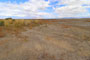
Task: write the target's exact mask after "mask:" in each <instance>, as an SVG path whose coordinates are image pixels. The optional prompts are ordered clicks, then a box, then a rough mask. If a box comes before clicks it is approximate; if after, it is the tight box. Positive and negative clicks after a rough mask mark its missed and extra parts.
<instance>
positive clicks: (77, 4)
mask: <svg viewBox="0 0 90 60" xmlns="http://www.w3.org/2000/svg"><path fill="white" fill-rule="evenodd" d="M89 4H90V1H88V0H60V2H59V5H66V6H63V7H56V8H54V10H55V12H56V13H57V14H59V16H58V17H61V18H64V17H89V16H90V14H89V12H88V10H87V8H90V5H89ZM83 5H86V6H83ZM87 5H88V6H87Z"/></svg>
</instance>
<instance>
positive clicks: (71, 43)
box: [0, 20, 90, 60]
mask: <svg viewBox="0 0 90 60" xmlns="http://www.w3.org/2000/svg"><path fill="white" fill-rule="evenodd" d="M0 60H90V22H89V21H83V20H79V21H78V20H76V21H65V22H64V21H62V22H60V21H58V22H52V23H51V24H43V25H40V26H37V27H34V28H32V29H29V28H28V27H27V28H25V31H22V32H21V33H18V34H17V35H15V34H9V33H8V34H7V33H6V36H5V37H2V38H0Z"/></svg>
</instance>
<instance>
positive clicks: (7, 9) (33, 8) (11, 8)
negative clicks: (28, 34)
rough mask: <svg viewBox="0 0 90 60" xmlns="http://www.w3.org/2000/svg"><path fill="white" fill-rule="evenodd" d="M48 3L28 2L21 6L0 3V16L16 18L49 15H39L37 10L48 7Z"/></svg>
mask: <svg viewBox="0 0 90 60" xmlns="http://www.w3.org/2000/svg"><path fill="white" fill-rule="evenodd" d="M49 6H50V5H49V2H48V1H44V0H30V1H27V2H25V3H21V4H13V3H9V2H6V3H0V8H2V9H0V16H7V17H9V16H16V17H30V18H31V17H33V18H34V17H40V16H41V14H42V15H49V14H47V13H45V12H42V13H40V12H39V10H44V9H46V8H47V7H49Z"/></svg>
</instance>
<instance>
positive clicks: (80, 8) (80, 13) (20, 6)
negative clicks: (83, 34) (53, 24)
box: [0, 0, 90, 19]
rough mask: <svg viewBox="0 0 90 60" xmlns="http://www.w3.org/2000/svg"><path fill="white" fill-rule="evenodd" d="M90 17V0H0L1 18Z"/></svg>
mask: <svg viewBox="0 0 90 60" xmlns="http://www.w3.org/2000/svg"><path fill="white" fill-rule="evenodd" d="M4 18H14V19H60V18H90V0H0V19H4Z"/></svg>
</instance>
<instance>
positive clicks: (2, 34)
mask: <svg viewBox="0 0 90 60" xmlns="http://www.w3.org/2000/svg"><path fill="white" fill-rule="evenodd" d="M4 36H5V34H4V32H3V28H2V27H0V37H4Z"/></svg>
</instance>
